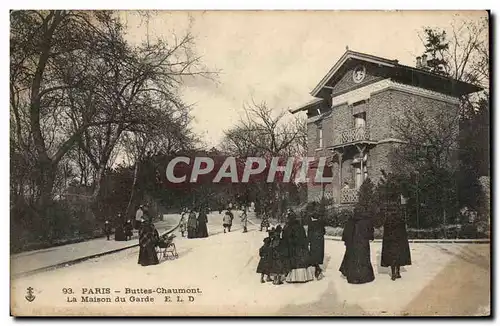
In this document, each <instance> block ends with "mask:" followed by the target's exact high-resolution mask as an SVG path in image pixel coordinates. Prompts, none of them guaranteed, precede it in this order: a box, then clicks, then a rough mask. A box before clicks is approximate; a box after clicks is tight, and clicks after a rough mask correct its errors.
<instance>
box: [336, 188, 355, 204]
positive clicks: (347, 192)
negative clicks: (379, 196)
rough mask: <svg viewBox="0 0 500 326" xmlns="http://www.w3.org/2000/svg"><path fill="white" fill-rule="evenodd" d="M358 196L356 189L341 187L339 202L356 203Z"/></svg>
mask: <svg viewBox="0 0 500 326" xmlns="http://www.w3.org/2000/svg"><path fill="white" fill-rule="evenodd" d="M358 198H359V191H358V189H341V190H340V202H341V203H342V204H349V203H357V202H358Z"/></svg>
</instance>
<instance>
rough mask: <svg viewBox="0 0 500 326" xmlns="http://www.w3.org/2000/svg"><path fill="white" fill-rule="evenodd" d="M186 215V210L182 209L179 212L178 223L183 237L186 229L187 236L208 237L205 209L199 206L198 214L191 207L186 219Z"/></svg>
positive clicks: (192, 237) (190, 237)
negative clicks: (179, 219) (179, 218)
mask: <svg viewBox="0 0 500 326" xmlns="http://www.w3.org/2000/svg"><path fill="white" fill-rule="evenodd" d="M186 215H188V210H187V209H183V211H182V213H181V221H180V224H179V228H180V232H181V236H182V237H184V234H185V233H186V231H187V238H188V239H194V238H206V237H208V227H207V223H208V215H207V209H206V208H204V207H201V208H200V209H199V212H198V215H197V214H196V211H195V210H194V209H191V211H190V212H189V215H188V217H187V220H186Z"/></svg>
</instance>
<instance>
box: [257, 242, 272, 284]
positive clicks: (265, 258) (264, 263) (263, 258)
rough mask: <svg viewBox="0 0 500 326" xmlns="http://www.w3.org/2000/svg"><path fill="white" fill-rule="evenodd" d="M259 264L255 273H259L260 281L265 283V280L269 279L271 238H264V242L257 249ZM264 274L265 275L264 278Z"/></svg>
mask: <svg viewBox="0 0 500 326" xmlns="http://www.w3.org/2000/svg"><path fill="white" fill-rule="evenodd" d="M259 256H260V260H259V265H257V273H259V274H260V283H265V282H266V281H267V282H269V281H271V276H270V274H271V264H272V258H273V257H272V252H271V238H270V237H266V238H264V244H263V245H262V247H260V249H259ZM264 276H267V278H266V280H264Z"/></svg>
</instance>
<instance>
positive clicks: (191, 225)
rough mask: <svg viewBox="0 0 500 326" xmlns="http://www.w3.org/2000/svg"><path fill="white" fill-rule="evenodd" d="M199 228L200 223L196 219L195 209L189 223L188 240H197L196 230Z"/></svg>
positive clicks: (190, 215) (191, 213) (190, 214)
mask: <svg viewBox="0 0 500 326" xmlns="http://www.w3.org/2000/svg"><path fill="white" fill-rule="evenodd" d="M197 227H198V221H197V219H196V213H195V212H194V209H192V210H191V212H190V213H189V217H188V222H187V230H188V239H194V238H196V229H197Z"/></svg>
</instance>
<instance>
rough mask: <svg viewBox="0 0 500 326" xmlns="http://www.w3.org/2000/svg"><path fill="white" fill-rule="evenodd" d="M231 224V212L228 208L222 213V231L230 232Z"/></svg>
mask: <svg viewBox="0 0 500 326" xmlns="http://www.w3.org/2000/svg"><path fill="white" fill-rule="evenodd" d="M232 224H233V213H231V211H230V210H227V211H226V213H225V214H224V218H223V219H222V226H223V227H224V233H226V229H227V232H231V226H232Z"/></svg>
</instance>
